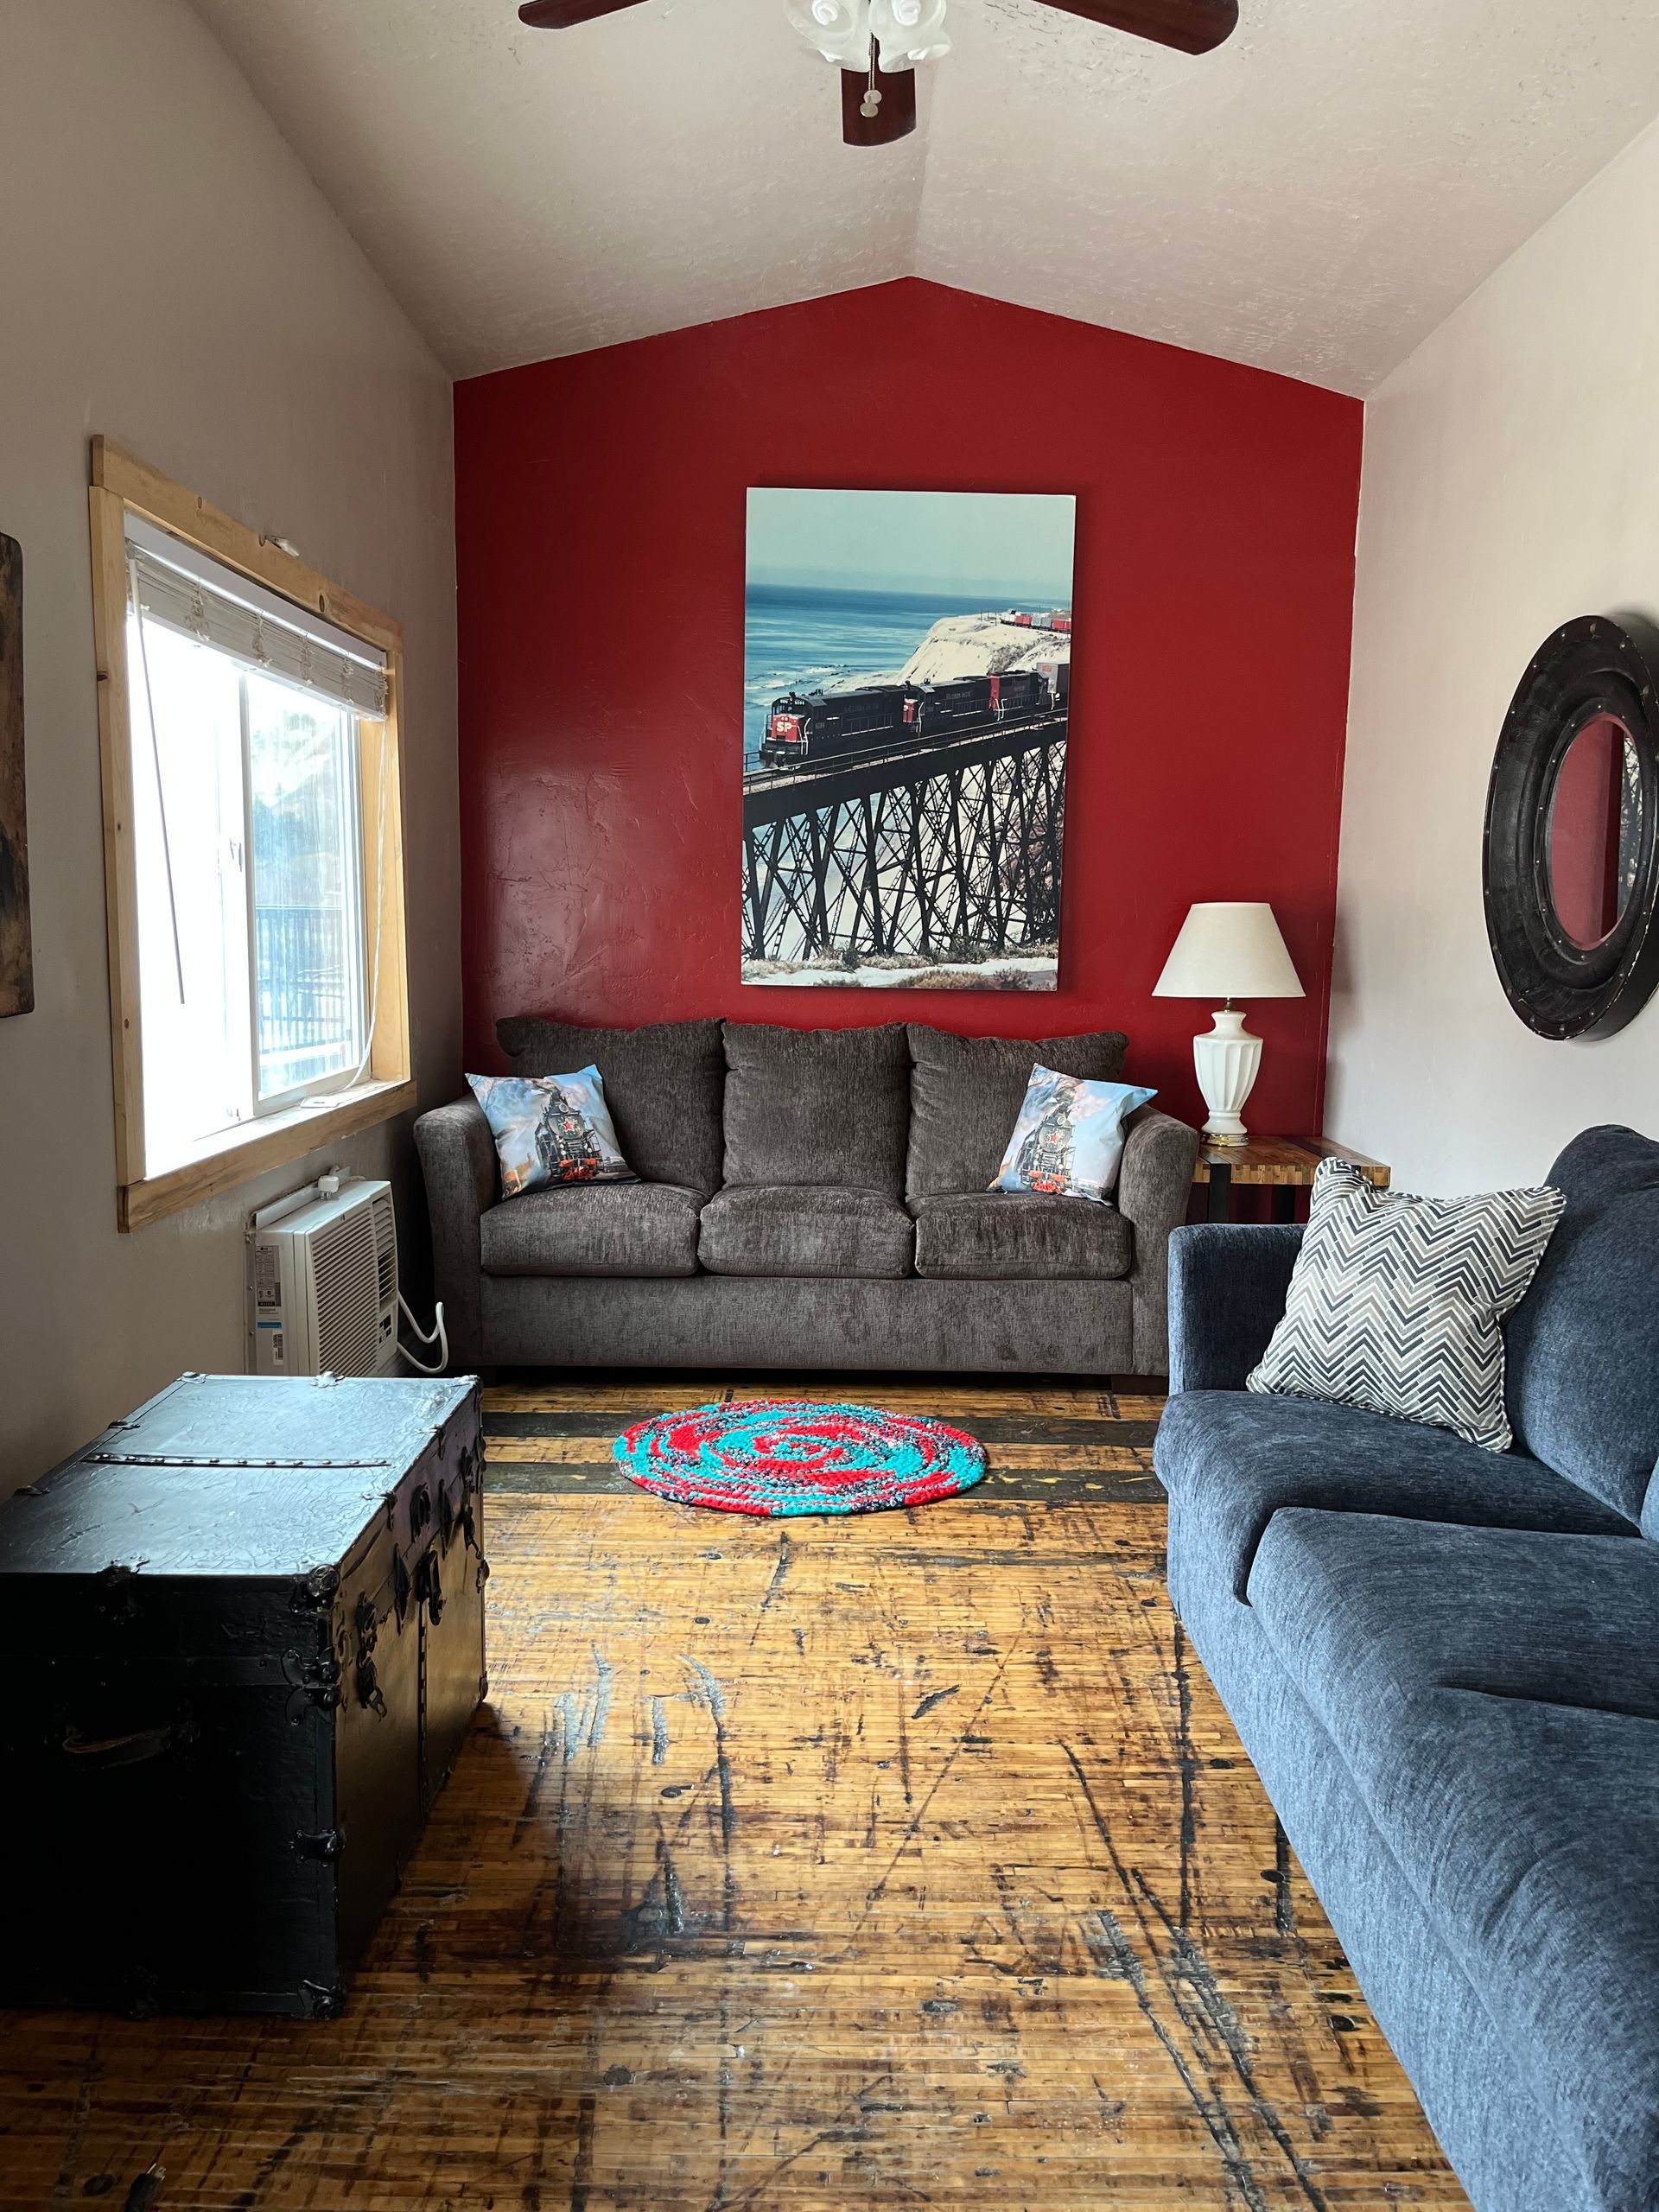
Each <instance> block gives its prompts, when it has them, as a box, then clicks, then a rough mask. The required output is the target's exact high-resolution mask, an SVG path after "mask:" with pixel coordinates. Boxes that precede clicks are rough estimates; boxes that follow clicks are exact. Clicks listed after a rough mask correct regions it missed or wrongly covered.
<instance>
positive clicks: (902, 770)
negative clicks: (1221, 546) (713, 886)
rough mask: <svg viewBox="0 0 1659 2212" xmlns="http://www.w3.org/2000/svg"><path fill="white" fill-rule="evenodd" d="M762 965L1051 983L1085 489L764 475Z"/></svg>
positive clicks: (759, 560)
mask: <svg viewBox="0 0 1659 2212" xmlns="http://www.w3.org/2000/svg"><path fill="white" fill-rule="evenodd" d="M748 521H749V532H748V575H747V599H746V627H745V664H744V690H745V702H744V703H745V713H744V738H743V744H744V754H743V893H742V913H743V928H742V976H743V981H744V982H746V983H763V984H793V985H808V986H811V985H826V984H840V985H842V986H845V985H848V984H853V985H861V986H864V987H866V988H882V989H892V988H895V987H896V988H908V989H923V990H1027V991H1052V990H1053V989H1055V988H1057V986H1058V975H1059V932H1060V878H1061V868H1062V861H1063V858H1064V850H1065V759H1066V737H1067V724H1068V718H1069V712H1070V703H1071V643H1072V618H1071V559H1072V542H1073V537H1074V532H1075V524H1076V502H1075V500H1074V499H1071V498H1069V497H1064V496H1059V495H1055V494H1051V493H943V492H807V491H772V490H766V491H752V492H751V493H749V517H748Z"/></svg>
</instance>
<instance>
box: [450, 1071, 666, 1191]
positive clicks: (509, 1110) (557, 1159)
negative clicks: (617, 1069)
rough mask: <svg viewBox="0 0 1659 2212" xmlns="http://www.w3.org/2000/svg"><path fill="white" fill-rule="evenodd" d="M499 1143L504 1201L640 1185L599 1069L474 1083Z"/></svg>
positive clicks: (474, 1079) (482, 1078) (479, 1078)
mask: <svg viewBox="0 0 1659 2212" xmlns="http://www.w3.org/2000/svg"><path fill="white" fill-rule="evenodd" d="M467 1082H468V1083H469V1084H471V1085H472V1087H473V1094H474V1096H475V1097H476V1099H477V1100H478V1103H479V1104H480V1106H481V1107H482V1108H483V1109H484V1118H485V1120H486V1122H488V1123H489V1125H490V1128H491V1129H492V1131H493V1134H494V1136H495V1149H496V1153H497V1154H498V1156H499V1159H500V1162H501V1195H502V1197H503V1198H519V1197H521V1196H522V1195H523V1194H524V1192H526V1191H539V1190H542V1189H543V1188H544V1187H545V1186H546V1185H549V1184H551V1183H637V1182H638V1181H639V1177H638V1176H637V1175H636V1174H635V1173H634V1172H633V1170H632V1167H630V1166H629V1165H628V1163H627V1161H626V1160H624V1158H623V1157H622V1147H621V1146H620V1144H618V1142H617V1141H616V1130H615V1128H614V1127H613V1124H612V1122H611V1115H610V1109H609V1108H608V1107H607V1105H606V1103H605V1084H604V1079H603V1077H601V1074H600V1072H599V1070H598V1069H597V1068H596V1067H588V1068H578V1069H577V1071H576V1072H575V1074H574V1075H469V1076H468V1077H467Z"/></svg>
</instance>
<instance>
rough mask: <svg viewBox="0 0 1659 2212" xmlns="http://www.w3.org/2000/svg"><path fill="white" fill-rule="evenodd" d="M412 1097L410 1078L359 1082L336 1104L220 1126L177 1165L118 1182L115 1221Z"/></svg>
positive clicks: (277, 1162) (236, 1177)
mask: <svg viewBox="0 0 1659 2212" xmlns="http://www.w3.org/2000/svg"><path fill="white" fill-rule="evenodd" d="M415 1103H416V1098H415V1085H414V1084H413V1083H411V1082H408V1081H398V1082H391V1083H361V1084H358V1086H357V1088H356V1089H355V1090H349V1091H342V1092H341V1094H340V1103H338V1104H337V1105H330V1106H292V1107H289V1109H288V1110H287V1112H286V1113H283V1114H268V1115H266V1116H264V1119H263V1120H262V1121H258V1122H251V1123H248V1124H245V1125H244V1126H243V1127H242V1128H236V1129H230V1130H227V1131H226V1133H225V1135H222V1136H218V1137H214V1138H213V1139H212V1140H211V1141H209V1142H207V1143H205V1144H202V1145H200V1146H199V1147H198V1148H197V1149H196V1151H195V1152H194V1153H193V1154H192V1155H191V1156H190V1158H189V1159H188V1160H181V1162H180V1163H179V1165H178V1166H175V1167H167V1168H163V1169H162V1170H161V1172H160V1173H157V1174H155V1175H146V1176H145V1177H144V1179H143V1181H142V1182H138V1183H128V1184H125V1185H123V1186H122V1188H121V1189H120V1191H119V1192H118V1194H117V1205H118V1216H119V1221H120V1226H121V1227H122V1229H123V1230H133V1229H143V1227H144V1226H145V1225H146V1224H148V1223H149V1222H152V1221H160V1220H162V1219H163V1218H164V1217H165V1216H167V1215H168V1214H170V1213H181V1212H182V1211H183V1210H184V1209H185V1207H186V1206H194V1205H201V1203H202V1202H203V1200H204V1199H207V1198H215V1197H217V1196H218V1194H219V1192H221V1191H230V1190H234V1189H235V1187H236V1185H238V1183H248V1182H251V1181H252V1179H253V1178H254V1177H255V1176H256V1175H264V1174H265V1173H267V1172H268V1171H269V1170H270V1169H271V1168H273V1167H286V1166H287V1165H288V1164H289V1161H290V1160H300V1159H302V1158H303V1157H304V1155H305V1154H307V1153H308V1152H315V1151H317V1150H318V1149H319V1148H320V1147H322V1146H324V1145H328V1144H334V1143H335V1142H336V1141H338V1140H339V1139H340V1138H341V1137H349V1136H355V1135H357V1134H358V1132H359V1130H361V1129H372V1128H376V1127H377V1126H378V1124H379V1123H380V1122H390V1121H392V1120H394V1119H395V1118H396V1116H397V1115H399V1114H407V1113H410V1112H412V1111H413V1110H414V1107H415Z"/></svg>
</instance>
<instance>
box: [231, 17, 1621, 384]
mask: <svg viewBox="0 0 1659 2212" xmlns="http://www.w3.org/2000/svg"><path fill="white" fill-rule="evenodd" d="M194 5H195V7H196V8H197V10H198V12H199V13H200V15H201V16H203V17H204V18H205V19H206V20H207V22H208V23H209V25H210V26H211V27H212V28H213V30H214V31H215V32H216V33H217V34H218V35H219V38H220V39H221V40H222V41H223V42H224V44H225V45H226V47H227V48H229V50H230V52H231V53H232V54H233V55H234V56H235V57H236V59H237V60H238V61H239V62H240V64H241V65H242V67H243V68H244V69H245V72H246V73H247V75H248V77H249V78H250V79H251V82H252V84H253V86H254V89H255V91H256V92H257V93H258V94H259V96H260V98H261V99H263V101H264V104H265V105H266V106H267V107H268V108H269V110H270V112H271V113H272V114H273V115H274V117H275V118H276V119H277V123H278V124H279V125H280V126H281V128H282V129H283V131H284V133H285V135H286V136H287V137H288V138H289V141H290V143H292V144H293V145H294V147H295V148H296V149H297V151H298V152H299V154H300V156H302V159H303V160H304V161H305V162H307V163H308V166H309V168H310V169H311V172H312V174H313V175H314V176H315V178H316V180H317V181H318V183H319V185H320V186H321V188H322V190H323V191H324V192H325V193H326V194H327V196H328V198H329V199H330V200H332V202H333V203H334V207H336V208H337V209H338V210H339V212H340V215H341V216H342V217H343V219H345V221H346V224H347V225H348V226H349V227H350V228H351V230H352V231H353V233H354V234H355V236H356V237H357V238H358V239H359V242H360V244H361V245H362V246H363V247H364V249H365V251H366V252H367V253H368V255H369V257H370V258H371V259H372V261H373V262H374V263H375V264H376V265H377V267H378V269H379V270H381V272H382V274H383V275H384V276H385V278H386V280H387V282H388V283H390V284H391V288H392V289H393V290H394V291H395V292H396V293H397V296H398V297H399V298H400V299H401V300H402V302H403V303H404V307H405V308H407V310H408V312H409V314H410V316H411V317H412V318H413V320H414V321H415V322H416V324H417V325H418V326H419V327H421V328H422V329H423V331H424V332H425V333H426V334H427V335H428V337H429V339H430V340H431V342H432V344H433V346H435V348H436V350H437V352H438V353H440V355H441V356H442V358H443V359H444V360H445V361H446V362H447V363H448V365H449V366H450V368H451V369H452V370H453V371H454V372H455V373H456V374H457V375H462V376H465V375H472V374H475V373H478V372H481V371H484V370H488V369H495V368H502V367H505V366H507V365H511V364H512V363H516V362H520V361H526V360H534V359H542V358H544V357H546V356H549V355H551V354H556V353H575V352H580V351H582V350H585V349H586V348H588V347H590V346H603V345H608V344H611V343H613V342H614V341H616V340H621V339H627V338H635V337H640V336H643V335H645V334H649V333H652V332H655V331H661V330H669V329H675V328H678V327H683V326H684V325H687V324H690V323H696V322H706V321H712V320H714V319H715V318H717V317H719V316H722V315H736V314H741V313H743V312H745V311H747V310H748V309H751V308H761V307H771V306H775V305H778V304H779V303H781V302H785V301H789V300H798V299H804V298H809V297H811V296H816V295H819V294H823V293H827V292H834V291H840V290H842V289H847V288H849V287H851V286H855V285H860V284H868V283H879V282H880V281H882V280H884V279H886V278H889V277H900V276H922V277H934V278H937V279H938V280H939V281H940V282H942V283H951V284H957V285H961V286H963V287H965V288H966V289H970V290H973V291H977V292H982V293H986V294H988V295H990V296H994V297H997V298H1001V299H1005V300H1011V301H1014V302H1019V303H1020V304H1022V305H1025V306H1029V307H1037V308H1048V309H1051V310H1052V311H1054V312H1056V313H1058V314H1061V315H1074V316H1077V317H1079V318H1081V319H1082V320H1084V321H1090V322H1097V323H1103V324H1107V325H1109V326H1111V327H1114V328H1117V329H1122V330H1129V331H1135V332H1139V333H1141V334H1144V335H1146V336H1148V337H1154V338H1160V339H1166V340H1172V341H1173V342H1174V343H1176V344H1179V345H1183V346H1194V347H1197V348H1198V349H1200V350H1201V351H1203V352H1205V353H1218V354H1221V355H1224V356H1226V357H1228V358H1230V359H1236V360H1241V361H1249V362H1253V363H1255V364H1257V365H1260V366H1262V367H1265V368H1270V369H1276V370H1280V371H1282V372H1285V373H1286V374H1287V375H1291V376H1295V377H1301V378H1307V379H1309V380H1311V381H1313V382H1314V383H1318V384H1323V385H1331V386H1333V387H1335V388H1337V389H1338V390H1341V391H1351V392H1362V393H1363V392H1365V391H1370V389H1371V388H1372V386H1373V385H1375V384H1376V382H1377V381H1378V380H1379V379H1380V378H1382V377H1383V376H1384V375H1385V374H1386V373H1387V372H1388V371H1389V369H1391V368H1392V367H1393V366H1394V365H1395V364H1396V363H1397V362H1399V361H1400V360H1401V359H1403V358H1404V357H1405V355H1406V354H1407V353H1409V352H1410V351H1411V349H1412V348H1413V346H1414V345H1415V344H1416V343H1417V342H1418V340H1420V339H1421V338H1422V337H1424V336H1425V335H1426V334H1427V332H1428V331H1430V330H1431V329H1433V327H1434V326H1435V324H1436V323H1437V322H1439V321H1440V320H1441V319H1442V318H1443V317H1444V316H1445V315H1446V314H1447V313H1449V311H1450V310H1451V309H1452V308H1453V307H1454V306H1455V305H1456V304H1457V303H1458V302H1459V300H1461V299H1462V298H1464V297H1465V296H1466V295H1467V294H1468V293H1469V292H1470V291H1471V290H1472V289H1474V287H1475V286H1476V285H1477V284H1478V283H1480V281H1481V280H1482V278H1483V277H1485V276H1486V275H1487V274H1488V273H1489V271H1490V270H1492V269H1493V268H1495V267H1496V266H1497V264H1498V263H1499V262H1501V261H1502V260H1503V258H1504V257H1506V256H1507V255H1508V254H1509V253H1510V252H1511V251H1513V250H1514V248H1515V247H1516V246H1517V245H1520V244H1521V242H1522V240H1523V239H1524V238H1527V237H1529V235H1530V234H1531V232H1533V231H1535V229H1536V228H1537V227H1538V226H1539V225H1540V224H1541V222H1543V221H1544V220H1546V219H1548V216H1550V215H1551V214H1552V213H1554V211H1555V210H1556V209H1557V208H1558V207H1560V206H1561V205H1562V204H1563V203H1564V202H1565V201H1566V200H1567V199H1569V198H1570V197H1571V196H1572V194H1573V193H1574V192H1575V191H1576V190H1577V189H1578V188H1579V187H1580V185H1582V184H1583V183H1585V182H1586V181H1587V180H1588V179H1589V178H1590V177H1591V176H1592V175H1594V174H1595V172H1596V171H1597V170H1598V169H1599V168H1602V167H1603V166H1604V165H1605V162H1607V161H1608V160H1609V159H1610V158H1611V156H1613V155H1614V154H1615V153H1616V152H1618V149H1620V148H1621V147H1622V146H1624V144H1625V143H1627V142H1628V141H1629V140H1630V138H1631V137H1634V136H1635V134H1636V133H1637V131H1638V130H1641V129H1642V128H1643V125H1644V124H1647V123H1649V121H1650V120H1651V119H1652V118H1653V117H1654V116H1655V114H1656V113H1659V8H1656V7H1655V6H1654V5H1653V0H1243V22H1242V25H1241V28H1240V29H1239V31H1238V32H1237V34H1236V35H1235V37H1234V38H1233V39H1232V41H1230V43H1229V44H1228V45H1226V46H1225V47H1224V48H1221V49H1220V51H1219V52H1218V53H1217V54H1211V55H1210V56H1208V57H1206V58H1205V59H1202V60H1192V59H1189V58H1188V57H1186V56H1184V55H1181V54H1174V53H1170V52H1166V51H1164V50H1162V49H1160V48H1154V47H1151V46H1147V45H1144V44H1141V43H1139V42H1137V41H1135V40H1133V39H1129V38H1126V37H1124V36H1122V35H1120V34H1119V33H1116V32H1113V31H1107V30H1102V29H1097V28H1096V27H1095V26H1094V25H1092V24H1090V23H1087V22H1082V21H1080V20H1079V19H1078V18H1077V17H1075V16H1068V15H1063V14H1060V13H1058V12H1057V11H1055V10H1052V9H1050V8H1046V7H1043V6H1040V5H1039V4H1038V0H950V23H949V29H950V32H951V35H952V36H953V38H954V41H955V48H956V50H955V52H954V53H953V54H950V56H949V57H948V58H947V59H945V60H943V61H941V62H939V63H938V64H936V65H933V66H931V67H929V68H927V69H925V70H924V71H923V73H922V79H921V86H920V99H921V117H920V124H919V128H918V130H917V132H916V134H915V135H914V137H911V138H908V139H906V140H903V141H901V142H900V143H899V144H897V145H895V146H892V147H888V148H886V149H880V150H879V151H855V150H854V149H849V148H848V147H845V146H843V145H842V143H841V137H840V128H839V122H838V115H837V105H836V97H837V86H836V75H835V73H834V71H833V70H831V69H830V68H829V67H827V66H826V65H825V64H824V63H823V62H822V61H820V60H817V59H816V58H815V57H814V56H813V55H812V54H810V53H809V52H808V51H807V49H806V48H804V46H803V45H802V44H801V43H800V41H798V38H797V37H796V35H795V34H794V32H793V31H792V30H791V29H790V27H789V24H788V22H787V20H786V18H785V13H784V8H783V0H644V4H643V5H640V6H639V7H636V8H633V9H631V10H628V11H627V12H626V13H625V14H621V15H618V16H610V17H608V18H606V19H604V20H601V21H599V22H592V23H588V24H586V25H583V26H582V27H581V28H580V29H575V30H570V31H564V32H554V33H550V32H546V31H531V30H527V29H524V28H523V27H522V26H521V25H520V24H519V22H518V16H517V10H516V7H515V5H514V0H194ZM1638 281H1641V279H1640V277H1639V274H1638ZM803 372H804V373H809V374H810V364H807V365H803ZM824 404H826V406H833V405H834V404H835V396H834V394H833V393H830V392H826V393H825V395H824Z"/></svg>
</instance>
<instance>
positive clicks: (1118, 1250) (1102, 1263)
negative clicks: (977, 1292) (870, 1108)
mask: <svg viewBox="0 0 1659 2212" xmlns="http://www.w3.org/2000/svg"><path fill="white" fill-rule="evenodd" d="M911 1211H912V1212H913V1213H914V1215H915V1217H916V1272H917V1274H918V1275H938V1276H945V1277H965V1278H967V1279H969V1280H971V1281H995V1280H996V1279H997V1278H998V1277H1006V1276H1019V1277H1023V1278H1030V1277H1033V1276H1039V1275H1053V1276H1059V1277H1068V1278H1071V1279H1073V1280H1079V1279H1080V1280H1085V1281H1086V1280H1096V1281H1116V1279H1117V1278H1118V1277H1120V1276H1122V1275H1126V1274H1128V1272H1129V1269H1130V1268H1131V1267H1132V1266H1133V1265H1134V1263H1135V1232H1134V1230H1132V1229H1131V1228H1130V1226H1129V1224H1128V1222H1127V1221H1125V1220H1124V1218H1123V1217H1122V1214H1121V1213H1119V1211H1117V1208H1116V1206H1113V1205H1102V1204H1100V1203H1099V1202H1098V1201H1096V1199H1093V1198H1047V1197H1044V1196H1042V1195H1041V1194H1040V1193H1038V1192H1020V1193H1017V1194H1016V1193H1014V1192H1007V1191H969V1192H961V1193H958V1194H957V1195H955V1196H952V1197H950V1198H918V1199H916V1200H915V1201H914V1202H913V1203H912V1208H911Z"/></svg>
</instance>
